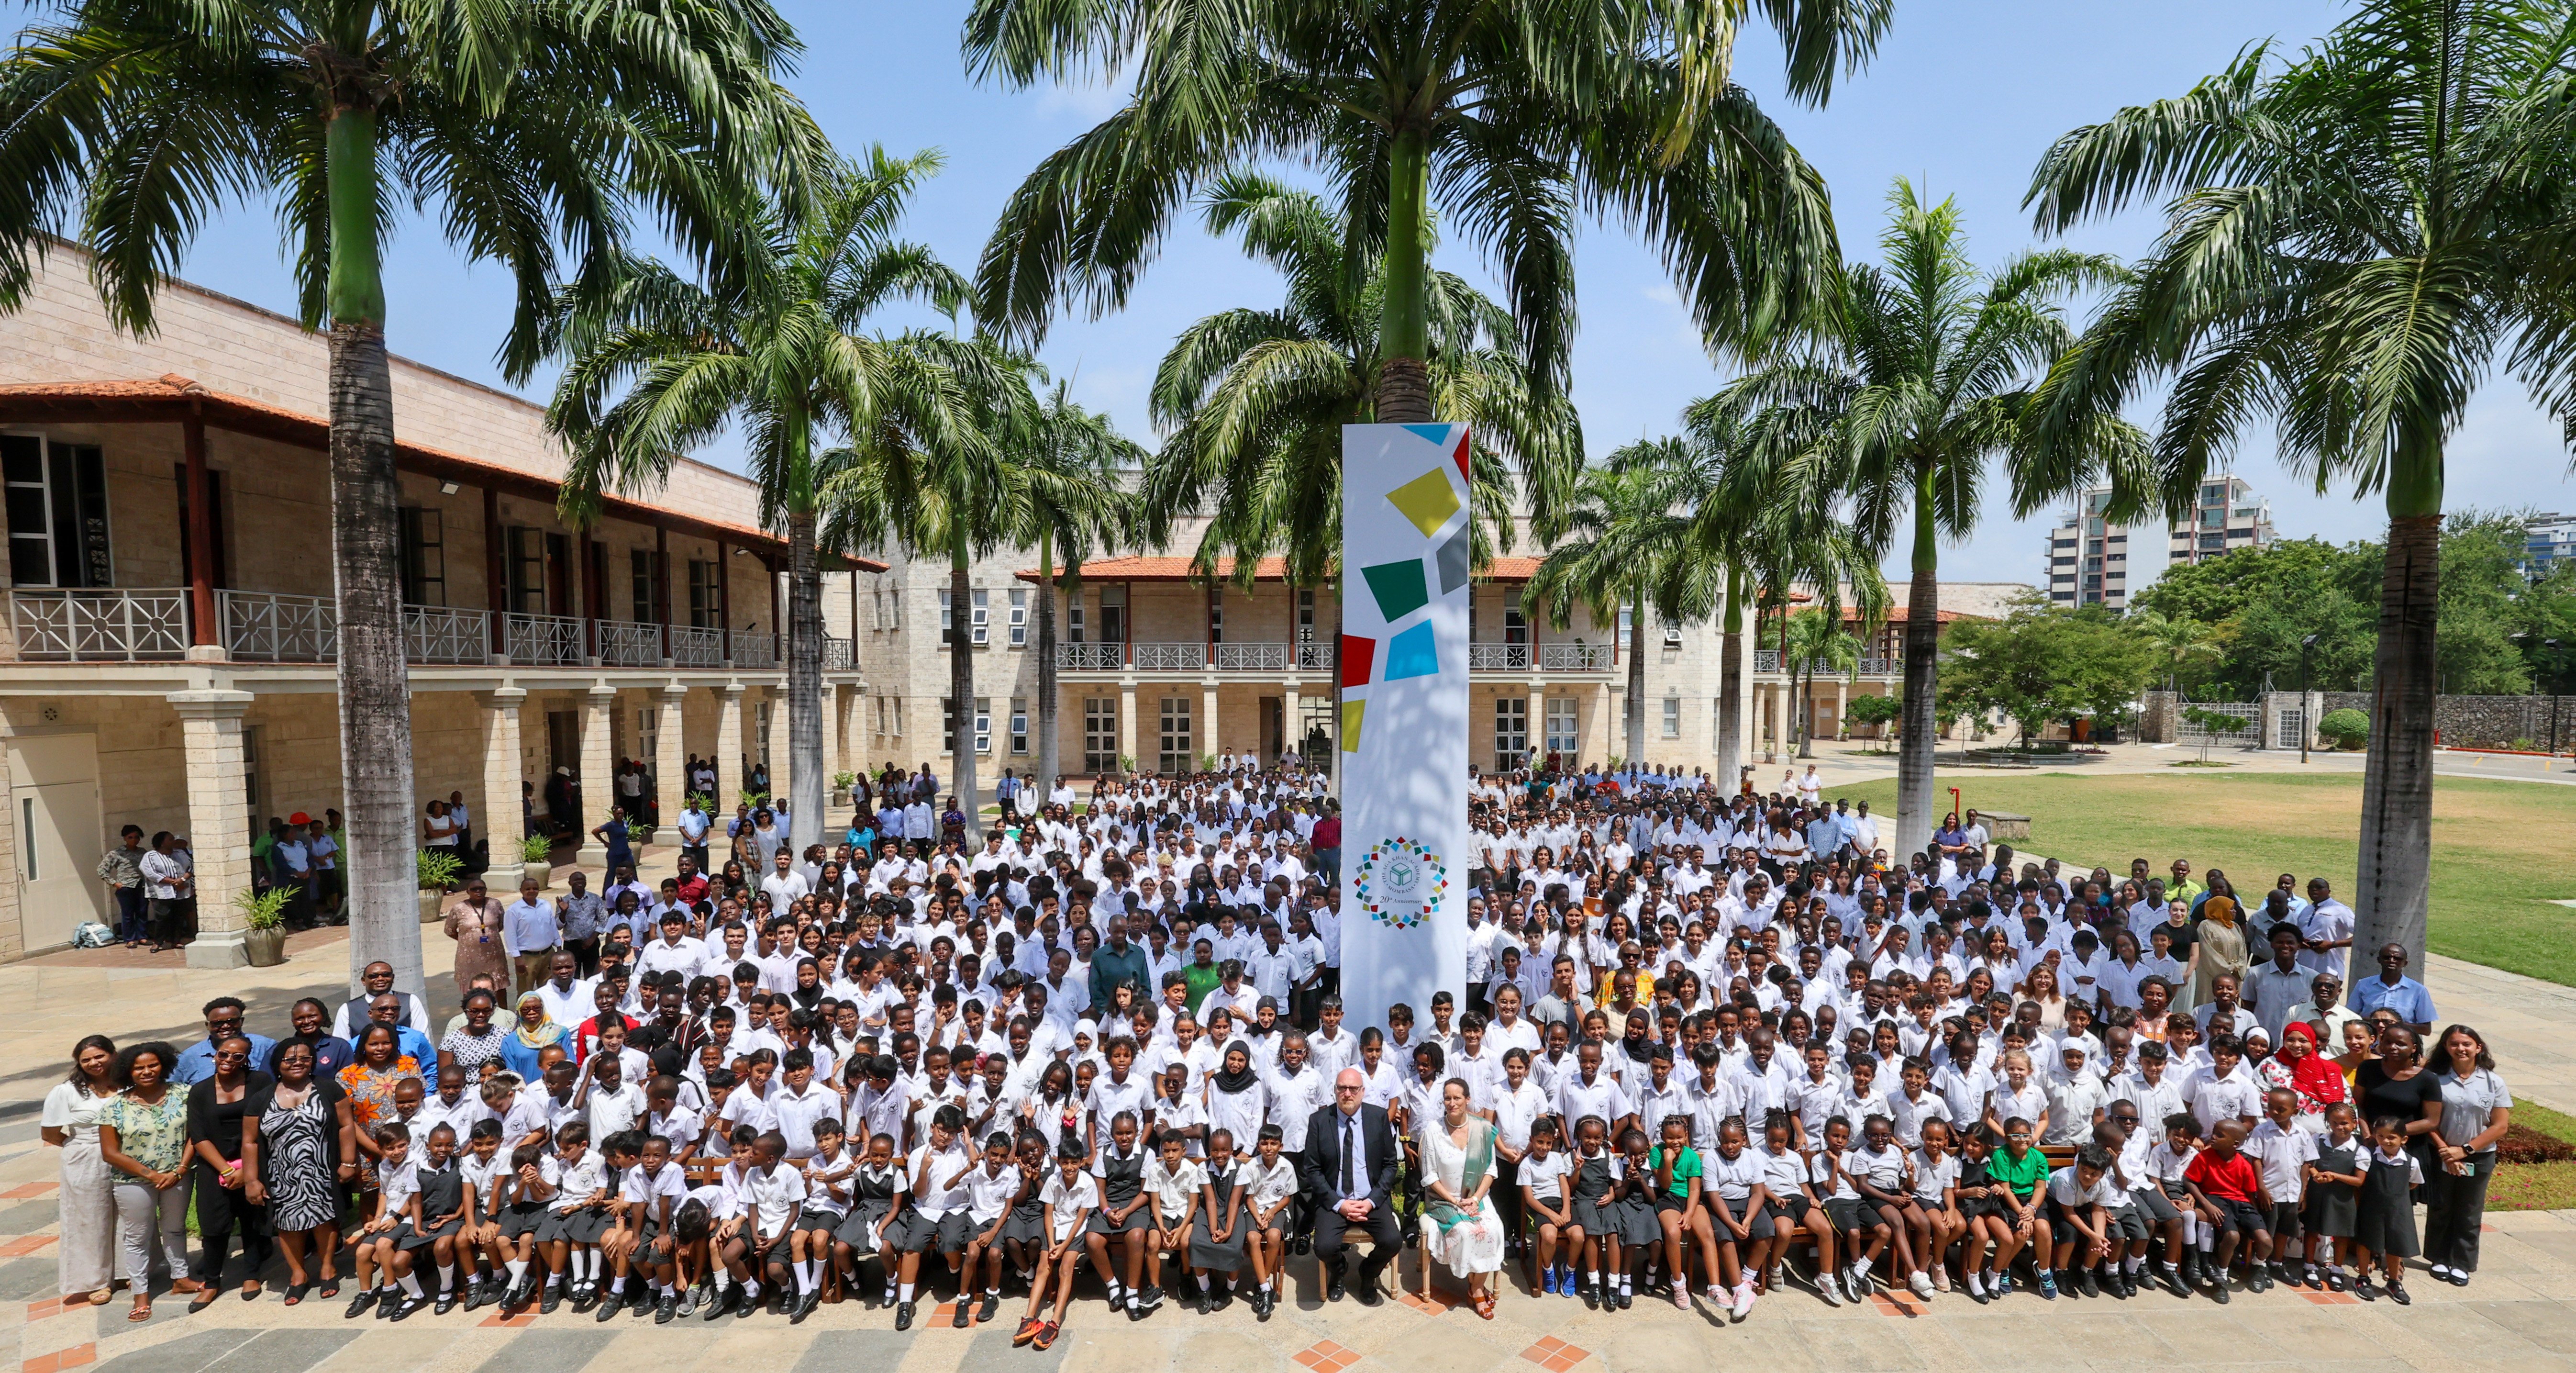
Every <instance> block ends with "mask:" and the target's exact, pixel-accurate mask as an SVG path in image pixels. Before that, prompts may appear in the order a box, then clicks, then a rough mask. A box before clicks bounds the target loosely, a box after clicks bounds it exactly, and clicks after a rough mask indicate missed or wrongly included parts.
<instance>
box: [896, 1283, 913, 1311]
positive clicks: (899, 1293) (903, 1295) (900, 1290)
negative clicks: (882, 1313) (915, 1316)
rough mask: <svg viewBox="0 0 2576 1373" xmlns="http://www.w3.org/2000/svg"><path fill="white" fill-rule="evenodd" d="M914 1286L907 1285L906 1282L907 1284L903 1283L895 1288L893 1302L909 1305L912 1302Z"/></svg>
mask: <svg viewBox="0 0 2576 1373" xmlns="http://www.w3.org/2000/svg"><path fill="white" fill-rule="evenodd" d="M916 1285H917V1284H914V1283H908V1282H907V1283H904V1284H903V1285H901V1286H900V1287H897V1288H896V1289H895V1293H896V1296H895V1300H897V1301H900V1302H903V1303H905V1304H907V1305H909V1304H910V1303H911V1301H912V1289H913V1288H914V1287H915V1286H916Z"/></svg>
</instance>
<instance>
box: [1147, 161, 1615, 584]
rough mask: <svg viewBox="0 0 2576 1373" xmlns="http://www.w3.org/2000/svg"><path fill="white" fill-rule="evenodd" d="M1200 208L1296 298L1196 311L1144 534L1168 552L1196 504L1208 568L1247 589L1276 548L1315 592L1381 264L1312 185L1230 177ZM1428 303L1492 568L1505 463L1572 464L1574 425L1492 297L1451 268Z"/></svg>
mask: <svg viewBox="0 0 2576 1373" xmlns="http://www.w3.org/2000/svg"><path fill="white" fill-rule="evenodd" d="M1203 200H1204V207H1205V211H1206V222H1207V227H1208V229H1209V231H1210V232H1211V233H1215V234H1219V235H1226V236H1231V237H1235V238H1238V239H1239V240H1240V241H1241V242H1242V245H1243V249H1244V252H1245V254H1246V255H1247V256H1250V257H1252V258H1253V259H1254V260H1256V261H1259V262H1262V263H1265V264H1267V265H1269V266H1271V267H1273V268H1275V269H1277V270H1278V272H1279V273H1280V275H1281V276H1282V277H1283V278H1285V279H1286V285H1287V298H1286V300H1285V301H1283V302H1282V303H1281V304H1280V305H1278V306H1276V307H1273V308H1270V309H1256V308H1252V307H1248V306H1247V307H1237V308H1234V309H1229V310H1220V311H1218V312H1217V313H1215V314H1212V315H1209V316H1207V317H1206V318H1204V319H1201V320H1198V321H1197V322H1195V323H1193V324H1191V325H1190V326H1189V327H1188V328H1186V329H1184V330H1182V331H1181V336H1180V337H1179V338H1178V339H1177V340H1175V341H1174V342H1173V344H1172V348H1171V351H1170V352H1169V353H1167V354H1165V355H1164V358H1163V363H1162V366H1161V368H1160V369H1159V370H1158V371H1157V372H1156V373H1155V377H1154V389H1153V394H1152V414H1153V419H1154V423H1155V425H1156V426H1157V427H1158V428H1160V429H1162V430H1163V431H1164V432H1165V434H1166V435H1167V437H1166V438H1165V440H1164V443H1163V446H1162V449H1161V450H1160V451H1159V452H1157V453H1156V454H1155V455H1154V458H1153V460H1152V462H1151V463H1149V464H1148V466H1147V468H1146V473H1145V481H1144V485H1143V500H1142V517H1143V521H1144V524H1143V528H1142V530H1141V531H1140V533H1141V536H1142V538H1143V539H1144V541H1145V542H1147V543H1150V544H1154V545H1158V546H1159V545H1161V544H1162V543H1164V542H1165V541H1167V540H1168V539H1169V538H1170V537H1171V534H1172V530H1173V526H1174V524H1175V523H1176V521H1177V520H1178V519H1179V518H1180V517H1181V516H1183V515H1186V514H1193V513H1204V514H1205V515H1206V516H1207V525H1206V528H1205V530H1204V532H1203V533H1202V534H1201V535H1200V538H1199V544H1198V547H1197V549H1196V550H1195V551H1194V554H1193V557H1194V559H1195V569H1194V570H1195V571H1196V572H1197V574H1198V575H1199V576H1200V577H1202V578H1211V579H1212V578H1214V577H1215V576H1216V575H1217V568H1218V565H1219V559H1221V558H1228V557H1230V558H1232V559H1233V560H1234V575H1235V577H1236V579H1237V580H1238V581H1240V582H1241V583H1242V584H1244V585H1245V586H1247V587H1248V586H1250V585H1251V583H1252V579H1253V575H1254V570H1255V568H1256V566H1257V565H1258V563H1259V562H1260V560H1261V559H1262V558H1264V557H1266V556H1272V555H1277V556H1280V557H1281V558H1283V559H1284V561H1285V566H1286V578H1287V581H1288V583H1289V584H1290V585H1291V586H1300V587H1316V586H1322V585H1325V584H1326V583H1328V582H1329V581H1330V580H1331V579H1332V578H1333V576H1334V575H1335V573H1336V569H1337V565H1338V563H1339V560H1340V554H1341V520H1342V516H1341V510H1342V469H1341V453H1342V426H1343V425H1346V424H1365V423H1368V422H1370V420H1371V419H1372V418H1374V417H1375V415H1376V413H1377V411H1376V393H1375V390H1374V388H1373V385H1372V382H1371V378H1372V377H1374V376H1375V375H1376V373H1377V372H1378V370H1379V368H1380V364H1381V362H1382V358H1381V349H1380V344H1379V340H1380V334H1379V323H1380V321H1379V319H1378V318H1377V312H1376V311H1375V310H1374V309H1373V306H1374V305H1375V303H1376V300H1377V297H1378V295H1379V294H1380V293H1381V289H1382V283H1381V282H1380V281H1379V279H1378V276H1377V273H1376V271H1375V270H1374V267H1373V264H1371V263H1369V262H1367V261H1365V260H1362V261H1358V262H1354V261H1353V259H1352V258H1351V256H1350V252H1349V247H1348V244H1349V239H1350V234H1351V227H1350V226H1349V225H1348V224H1347V223H1344V222H1343V221H1342V220H1340V219H1339V218H1337V217H1336V215H1335V213H1334V211H1333V210H1332V208H1331V207H1330V206H1328V205H1327V204H1326V203H1325V202H1324V201H1323V200H1322V199H1321V198H1320V197H1318V196H1316V195H1314V194H1313V193H1311V192H1307V191H1301V190H1294V189H1291V188H1289V187H1286V186H1283V185H1281V184H1280V183H1278V182H1277V181H1275V180H1273V179H1271V178H1269V177H1267V176H1262V175H1259V174H1257V173H1253V172H1246V171H1236V172H1232V173H1229V174H1228V175H1226V176H1223V177H1220V178H1218V179H1217V181H1216V182H1215V184H1213V185H1212V186H1210V187H1209V188H1208V190H1207V192H1206V193H1205V195H1204V197H1203ZM1425 295H1426V298H1427V300H1428V303H1429V309H1430V312H1431V319H1432V324H1433V328H1432V333H1431V338H1432V346H1431V349H1430V361H1431V368H1430V374H1429V375H1430V382H1431V388H1432V394H1433V397H1434V399H1435V400H1436V401H1437V402H1438V405H1439V408H1440V410H1441V412H1442V413H1443V414H1446V415H1449V416H1450V417H1451V418H1453V419H1458V420H1464V421H1466V423H1467V425H1468V429H1469V433H1470V435H1471V437H1472V442H1473V443H1474V446H1475V453H1474V458H1473V463H1472V466H1473V468H1474V473H1475V475H1474V482H1473V490H1472V492H1471V495H1472V509H1473V511H1474V514H1475V521H1474V530H1475V551H1476V557H1475V561H1476V565H1477V566H1479V567H1482V566H1484V565H1485V564H1486V563H1487V562H1489V561H1490V560H1491V558H1492V557H1493V554H1494V552H1495V550H1496V549H1497V548H1504V549H1508V548H1509V547H1510V545H1511V539H1512V523H1511V518H1510V493H1509V489H1508V486H1507V482H1506V469H1507V468H1510V467H1517V468H1519V469H1521V470H1523V471H1537V470H1549V471H1555V470H1560V469H1561V470H1566V471H1573V470H1577V469H1579V467H1580V465H1581V463H1582V453H1583V436H1582V430H1581V427H1580V425H1579V424H1578V422H1577V420H1576V418H1575V414H1574V407H1573V405H1572V403H1571V402H1569V401H1567V400H1566V399H1565V398H1564V397H1563V396H1562V395H1561V394H1554V393H1543V392H1540V391H1537V390H1534V389H1533V388H1532V386H1531V384H1530V368H1529V367H1528V365H1527V363H1526V360H1525V359H1524V358H1523V357H1522V355H1521V353H1520V347H1519V341H1518V337H1517V335H1516V334H1515V333H1514V331H1513V328H1512V323H1511V319H1510V317H1509V316H1508V315H1507V314H1506V313H1505V312H1504V311H1503V310H1502V309H1501V308H1500V307H1499V306H1497V305H1495V303H1494V302H1493V301H1491V300H1488V299H1486V298H1485V296H1484V295H1483V294H1481V293H1480V292H1478V291H1477V290H1476V289H1475V288H1474V287H1472V286H1469V285H1468V284H1467V283H1466V282H1465V281H1463V280H1461V279H1460V278H1458V277H1455V276H1452V275H1450V274H1449V273H1446V272H1435V273H1433V274H1432V276H1431V280H1430V282H1429V284H1428V288H1427V290H1426V292H1425Z"/></svg>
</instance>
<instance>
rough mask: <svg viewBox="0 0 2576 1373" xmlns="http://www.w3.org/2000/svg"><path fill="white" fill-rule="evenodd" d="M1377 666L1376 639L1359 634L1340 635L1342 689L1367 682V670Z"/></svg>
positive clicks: (1360, 685) (1364, 684)
mask: <svg viewBox="0 0 2576 1373" xmlns="http://www.w3.org/2000/svg"><path fill="white" fill-rule="evenodd" d="M1376 666H1377V640H1375V639H1371V638H1368V637H1366V636H1364V635H1359V634H1345V635H1343V636H1342V689H1343V690H1344V691H1348V690H1350V689H1351V688H1352V687H1364V686H1367V685H1368V684H1369V672H1370V670H1371V669H1373V668H1375V667H1376Z"/></svg>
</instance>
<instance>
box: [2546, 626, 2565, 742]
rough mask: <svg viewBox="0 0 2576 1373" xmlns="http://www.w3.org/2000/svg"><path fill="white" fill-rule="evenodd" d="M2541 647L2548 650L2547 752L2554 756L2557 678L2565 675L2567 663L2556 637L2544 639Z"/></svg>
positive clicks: (2556, 736) (2557, 694) (2556, 735)
mask: <svg viewBox="0 0 2576 1373" xmlns="http://www.w3.org/2000/svg"><path fill="white" fill-rule="evenodd" d="M2541 647H2543V648H2546V649H2548V650H2549V753H2550V756H2551V757H2556V756H2557V754H2558V696H2559V687H2560V685H2561V683H2560V682H2559V680H2558V679H2559V678H2560V677H2562V676H2565V675H2566V666H2567V663H2566V657H2565V654H2564V652H2563V651H2562V650H2561V649H2560V648H2559V647H2558V641H2557V640H2556V639H2551V640H2548V641H2546V642H2545V643H2543V644H2542V645H2541Z"/></svg>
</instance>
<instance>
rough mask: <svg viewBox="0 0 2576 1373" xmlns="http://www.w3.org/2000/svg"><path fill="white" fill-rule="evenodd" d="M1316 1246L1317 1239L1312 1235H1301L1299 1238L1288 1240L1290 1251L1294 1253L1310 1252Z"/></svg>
mask: <svg viewBox="0 0 2576 1373" xmlns="http://www.w3.org/2000/svg"><path fill="white" fill-rule="evenodd" d="M1314 1248H1315V1241H1314V1239H1313V1238H1312V1237H1311V1236H1307V1235H1299V1236H1298V1237H1297V1238H1295V1239H1292V1240H1290V1241H1288V1252H1290V1253H1292V1254H1304V1253H1310V1252H1312V1251H1313V1250H1314Z"/></svg>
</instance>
